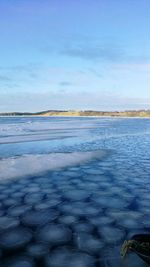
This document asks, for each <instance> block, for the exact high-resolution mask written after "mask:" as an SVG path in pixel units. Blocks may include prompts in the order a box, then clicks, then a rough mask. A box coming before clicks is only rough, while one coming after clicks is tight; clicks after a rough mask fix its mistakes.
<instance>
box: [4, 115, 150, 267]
mask: <svg viewBox="0 0 150 267" xmlns="http://www.w3.org/2000/svg"><path fill="white" fill-rule="evenodd" d="M0 143H1V144H0V233H1V237H0V266H9V264H7V263H6V264H5V261H6V260H7V256H6V255H8V254H10V255H11V256H13V257H14V264H16V266H17V264H20V263H19V262H22V259H21V258H20V259H19V258H18V257H19V256H20V257H22V255H23V257H24V255H25V257H26V262H27V263H25V264H26V265H27V264H28V262H29V263H30V262H31V266H35V267H37V266H39V265H40V266H43V267H46V266H50V267H52V266H53V267H57V266H59V267H61V266H62V267H64V266H67V267H68V266H72V267H74V266H75V267H76V266H78V267H79V266H80V267H84V266H86V267H88V266H89V267H97V266H103V267H106V266H107V267H110V266H113V267H114V266H118V267H119V266H121V264H122V263H121V260H120V258H119V253H118V256H116V254H115V248H116V246H117V248H118V251H119V250H120V246H121V244H122V242H123V241H124V240H125V239H128V238H131V237H132V235H133V234H137V233H142V232H144V233H148V232H149V227H150V223H149V219H150V215H149V214H150V207H149V201H150V194H149V188H150V164H149V159H150V120H149V119H138V118H135V119H127V118H126V119H119V118H118V119H115V118H113V119H110V118H0ZM28 259H29V260H28ZM37 259H39V260H40V263H39V264H38V265H37ZM12 262H13V261H12ZM131 262H132V260H129V261H128V266H131V267H133V266H134V265H133V264H131ZM135 262H136V261H135ZM137 262H138V261H137ZM21 264H22V263H21ZM14 266H15V265H14ZM137 266H138V267H141V266H140V265H137ZM143 266H145V265H143Z"/></svg>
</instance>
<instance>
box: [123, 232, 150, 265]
mask: <svg viewBox="0 0 150 267" xmlns="http://www.w3.org/2000/svg"><path fill="white" fill-rule="evenodd" d="M129 251H131V252H135V253H136V254H137V255H138V256H139V257H140V258H141V259H142V260H144V261H145V262H146V263H149V264H150V234H138V235H134V236H132V238H131V239H130V240H128V241H125V242H124V244H123V246H122V249H121V255H122V256H123V257H124V256H125V255H126V254H127V253H128V252H129Z"/></svg>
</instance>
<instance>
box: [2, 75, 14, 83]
mask: <svg viewBox="0 0 150 267" xmlns="http://www.w3.org/2000/svg"><path fill="white" fill-rule="evenodd" d="M11 81H12V79H11V78H10V77H9V76H6V75H0V82H11Z"/></svg>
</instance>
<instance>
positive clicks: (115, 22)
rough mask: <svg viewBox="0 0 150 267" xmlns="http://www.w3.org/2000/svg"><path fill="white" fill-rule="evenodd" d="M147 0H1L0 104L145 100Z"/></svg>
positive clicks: (22, 106) (39, 106)
mask: <svg viewBox="0 0 150 267" xmlns="http://www.w3.org/2000/svg"><path fill="white" fill-rule="evenodd" d="M149 12H150V1H149V0H142V1H141V0H132V1H131V0H126V1H123V0H0V37H1V38H0V112H5V111H39V110H47V109H82V110H85V109H94V110H124V109H148V108H150V13H149Z"/></svg>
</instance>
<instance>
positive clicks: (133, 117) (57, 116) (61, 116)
mask: <svg viewBox="0 0 150 267" xmlns="http://www.w3.org/2000/svg"><path fill="white" fill-rule="evenodd" d="M32 117H35V118H37V117H41V118H51V117H52V118H111V119H117V118H119V119H120V118H121V119H150V116H143V117H142V116H121V115H120V116H111V115H110V116H96V115H95V116H94V115H93V116H92V115H91V116H90V115H89V116H88V115H83V116H78V115H76V116H75V115H73V116H72V115H4V116H3V115H0V118H32Z"/></svg>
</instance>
